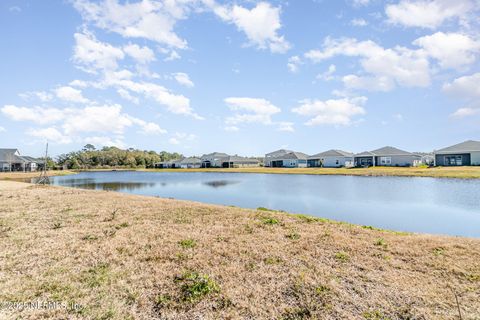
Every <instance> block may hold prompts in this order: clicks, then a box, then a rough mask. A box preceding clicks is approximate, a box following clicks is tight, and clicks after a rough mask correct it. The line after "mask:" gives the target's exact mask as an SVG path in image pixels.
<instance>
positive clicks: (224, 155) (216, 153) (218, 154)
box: [202, 152, 228, 159]
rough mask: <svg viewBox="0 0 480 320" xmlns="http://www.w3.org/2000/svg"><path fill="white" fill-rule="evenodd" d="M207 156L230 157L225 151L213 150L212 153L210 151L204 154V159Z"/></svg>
mask: <svg viewBox="0 0 480 320" xmlns="http://www.w3.org/2000/svg"><path fill="white" fill-rule="evenodd" d="M206 157H208V158H211V157H213V158H223V157H228V154H226V153H223V152H212V153H209V154H204V155H203V156H202V159H203V158H206Z"/></svg>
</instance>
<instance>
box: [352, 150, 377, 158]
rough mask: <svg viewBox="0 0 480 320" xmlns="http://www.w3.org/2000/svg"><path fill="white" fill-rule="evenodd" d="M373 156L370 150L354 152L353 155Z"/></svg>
mask: <svg viewBox="0 0 480 320" xmlns="http://www.w3.org/2000/svg"><path fill="white" fill-rule="evenodd" d="M373 156H375V154H373V153H372V152H370V151H363V152H360V153H357V154H355V157H373Z"/></svg>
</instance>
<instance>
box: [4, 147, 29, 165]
mask: <svg viewBox="0 0 480 320" xmlns="http://www.w3.org/2000/svg"><path fill="white" fill-rule="evenodd" d="M17 151H18V149H0V161H2V162H13V161H19V162H24V160H23V159H22V158H21V157H19V156H17V155H16V154H15V153H16V152H17Z"/></svg>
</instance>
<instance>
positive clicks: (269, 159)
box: [263, 149, 293, 167]
mask: <svg viewBox="0 0 480 320" xmlns="http://www.w3.org/2000/svg"><path fill="white" fill-rule="evenodd" d="M291 152H293V151H292V150H286V149H280V150H277V151H273V152H270V153H267V154H265V158H264V160H263V165H264V166H265V167H273V165H272V159H274V158H278V157H280V156H284V155H286V154H287V153H291Z"/></svg>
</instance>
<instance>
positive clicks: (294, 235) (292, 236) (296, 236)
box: [285, 231, 300, 240]
mask: <svg viewBox="0 0 480 320" xmlns="http://www.w3.org/2000/svg"><path fill="white" fill-rule="evenodd" d="M285 237H287V238H288V239H290V240H298V239H300V235H299V234H298V233H296V232H293V231H292V232H290V233H289V234H287V235H285Z"/></svg>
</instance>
